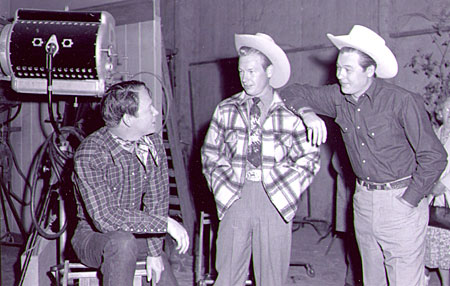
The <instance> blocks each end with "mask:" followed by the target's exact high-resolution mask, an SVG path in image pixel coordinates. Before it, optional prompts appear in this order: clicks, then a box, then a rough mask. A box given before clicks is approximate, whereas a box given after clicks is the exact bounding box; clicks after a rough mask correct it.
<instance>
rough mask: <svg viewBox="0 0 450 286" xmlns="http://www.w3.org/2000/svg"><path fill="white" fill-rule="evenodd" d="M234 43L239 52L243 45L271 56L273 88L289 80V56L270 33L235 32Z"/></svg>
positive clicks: (281, 85)
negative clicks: (250, 33)
mask: <svg viewBox="0 0 450 286" xmlns="http://www.w3.org/2000/svg"><path fill="white" fill-rule="evenodd" d="M234 44H235V46H236V51H237V52H238V53H239V49H240V48H241V47H250V48H254V49H257V50H258V51H260V52H261V53H263V54H264V55H265V56H266V57H268V58H269V60H270V61H271V62H272V65H273V74H272V77H271V78H270V85H271V86H272V87H273V88H280V87H283V86H284V85H285V84H286V83H287V82H288V80H289V77H290V76H291V65H290V64H289V60H288V57H287V56H286V54H285V52H284V51H283V50H282V49H281V48H280V47H279V46H278V45H277V44H276V43H275V41H274V40H273V39H272V38H271V37H270V36H269V35H266V34H263V33H256V34H255V35H249V34H235V35H234Z"/></svg>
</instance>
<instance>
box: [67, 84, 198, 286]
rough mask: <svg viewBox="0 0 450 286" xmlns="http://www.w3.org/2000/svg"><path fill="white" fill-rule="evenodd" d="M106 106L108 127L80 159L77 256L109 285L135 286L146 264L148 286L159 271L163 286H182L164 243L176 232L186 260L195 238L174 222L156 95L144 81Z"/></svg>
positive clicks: (122, 88)
mask: <svg viewBox="0 0 450 286" xmlns="http://www.w3.org/2000/svg"><path fill="white" fill-rule="evenodd" d="M101 105H102V110H101V111H102V117H103V120H104V121H105V123H106V126H105V127H102V128H101V129H99V130H98V131H96V132H94V133H93V134H91V135H90V136H88V137H87V138H86V139H85V140H84V141H83V142H82V144H81V145H80V147H79V148H78V150H77V152H76V154H75V157H74V161H75V162H74V163H75V174H74V178H75V181H76V183H77V186H78V193H77V204H78V218H79V221H78V225H77V228H76V230H75V233H74V236H73V238H72V246H73V249H74V251H75V253H76V254H77V256H78V258H79V259H80V260H81V262H82V263H83V264H85V265H87V266H90V267H95V268H99V269H100V270H101V273H102V276H103V279H102V280H103V284H102V285H104V286H107V285H121V286H123V285H132V284H133V278H134V271H135V268H136V262H137V261H138V260H141V259H146V262H147V263H146V267H147V279H148V280H150V279H151V278H152V272H153V279H154V281H156V282H158V281H159V280H160V283H159V284H158V285H178V284H177V282H176V279H175V277H174V276H173V273H171V270H170V266H169V265H168V263H167V258H165V257H164V256H162V254H163V253H162V246H163V240H164V236H165V234H166V233H169V234H170V235H171V236H172V237H173V238H174V239H175V241H176V242H177V249H178V251H179V252H180V253H185V252H186V251H187V249H188V248H189V237H188V234H187V232H186V230H185V229H184V227H183V226H181V225H180V224H179V223H178V222H176V221H175V220H173V219H172V218H170V217H169V216H168V208H169V181H168V167H167V161H166V154H165V150H164V146H163V142H162V139H161V136H160V135H159V134H158V133H157V130H156V124H155V123H156V116H157V115H158V111H157V110H156V109H155V108H154V106H153V102H152V97H151V95H150V90H149V89H148V88H147V87H146V86H145V84H144V83H143V82H139V81H127V82H121V83H118V84H115V85H113V86H111V87H110V88H109V89H108V91H107V92H106V94H105V96H104V97H103V99H102V104H101ZM163 257H164V259H163Z"/></svg>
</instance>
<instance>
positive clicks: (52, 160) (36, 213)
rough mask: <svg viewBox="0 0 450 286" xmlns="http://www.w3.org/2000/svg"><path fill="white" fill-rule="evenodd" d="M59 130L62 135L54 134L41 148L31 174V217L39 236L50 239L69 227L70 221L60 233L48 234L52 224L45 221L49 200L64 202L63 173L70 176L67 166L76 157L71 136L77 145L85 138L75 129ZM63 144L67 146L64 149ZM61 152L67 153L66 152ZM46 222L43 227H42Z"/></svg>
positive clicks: (67, 127)
mask: <svg viewBox="0 0 450 286" xmlns="http://www.w3.org/2000/svg"><path fill="white" fill-rule="evenodd" d="M59 131H60V134H57V133H56V132H53V133H52V134H50V135H49V136H47V138H46V139H45V141H44V143H43V144H42V145H41V147H40V149H39V152H38V155H37V157H36V160H35V164H34V168H33V172H32V174H31V176H32V188H31V207H30V211H31V218H32V222H33V225H34V227H35V228H36V230H37V231H38V233H39V234H40V235H41V236H43V237H45V238H47V239H55V238H58V237H59V236H60V235H61V234H62V233H63V232H64V231H65V229H66V227H67V221H65V223H64V225H63V226H61V227H60V229H59V230H58V231H56V232H53V231H52V232H49V231H48V230H47V228H48V224H49V223H50V224H51V223H52V222H51V221H48V220H47V219H48V218H46V216H48V211H49V210H48V207H49V206H50V200H52V199H53V198H52V196H56V200H59V199H61V197H62V196H63V194H62V191H61V187H62V185H63V184H62V182H63V180H64V179H65V177H64V176H63V173H64V174H65V175H68V174H70V173H71V170H69V169H68V168H65V167H66V165H65V164H66V163H67V161H68V160H70V159H72V158H73V155H74V152H72V150H70V147H71V145H70V142H69V141H67V139H69V136H73V138H74V139H76V140H77V141H78V143H79V142H81V141H82V140H83V139H84V134H83V132H82V131H81V130H79V129H78V128H76V127H72V126H65V127H62V128H60V129H59ZM58 140H64V141H65V142H64V143H61V141H60V142H58ZM61 144H67V145H64V147H62V146H61ZM62 149H65V150H66V151H64V152H63V151H62ZM40 181H43V182H40ZM39 184H43V185H42V188H40V189H38V185H39ZM38 195H39V198H38ZM43 223H44V226H43V225H42V224H43Z"/></svg>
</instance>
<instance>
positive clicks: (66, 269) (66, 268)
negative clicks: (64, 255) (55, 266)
mask: <svg viewBox="0 0 450 286" xmlns="http://www.w3.org/2000/svg"><path fill="white" fill-rule="evenodd" d="M62 282H63V286H67V284H68V283H69V260H65V261H64V270H63V281H62Z"/></svg>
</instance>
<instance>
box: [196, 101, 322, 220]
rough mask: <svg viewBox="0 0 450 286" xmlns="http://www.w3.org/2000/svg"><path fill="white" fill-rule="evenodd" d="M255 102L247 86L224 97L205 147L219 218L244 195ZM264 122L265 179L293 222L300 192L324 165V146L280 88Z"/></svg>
mask: <svg viewBox="0 0 450 286" xmlns="http://www.w3.org/2000/svg"><path fill="white" fill-rule="evenodd" d="M249 104H250V103H249V100H248V97H247V96H246V94H245V92H241V93H238V94H236V95H234V96H232V97H230V98H228V99H225V100H224V101H222V102H221V103H220V104H219V105H218V106H217V108H216V110H215V112H214V115H213V118H212V120H211V123H210V126H209V130H208V133H207V135H206V138H205V142H204V145H203V147H202V163H203V173H204V175H205V177H206V180H207V182H208V185H209V188H210V189H211V190H212V192H213V194H214V198H215V201H216V205H217V212H218V215H219V219H222V218H223V217H224V215H225V213H226V211H227V210H228V209H229V208H230V206H231V205H232V204H233V203H234V202H235V201H236V200H238V199H239V197H240V193H241V190H242V187H243V185H244V182H245V177H246V170H247V168H250V167H249V166H248V165H249V163H248V162H247V152H248V144H249V134H250V130H249V129H250V119H249V114H248V110H249ZM261 127H262V143H261V149H262V151H261V153H262V165H261V170H262V183H263V186H264V189H265V190H266V192H267V194H268V196H269V198H270V200H271V201H272V203H273V204H274V206H275V207H276V208H277V209H278V211H279V213H280V214H281V215H282V216H283V218H284V219H285V220H286V221H287V222H288V221H290V220H292V219H293V218H294V216H295V213H296V211H297V205H298V204H297V203H298V200H299V199H300V195H301V194H302V192H303V191H304V190H306V189H307V188H308V186H309V185H310V183H311V182H312V180H313V178H314V175H315V174H317V172H318V171H319V168H320V164H319V149H318V148H317V147H314V146H312V145H311V143H310V142H308V141H307V138H306V130H305V128H304V125H303V123H302V121H301V120H300V118H299V117H297V116H295V115H294V114H293V113H292V112H291V111H289V110H288V109H287V108H286V107H285V106H284V103H283V102H282V101H281V99H280V98H279V96H278V94H277V93H276V92H275V94H274V101H273V103H272V105H271V106H270V108H269V111H268V114H267V117H266V119H265V121H264V123H263V125H262V126H261Z"/></svg>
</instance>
